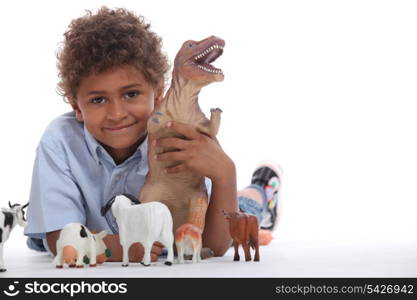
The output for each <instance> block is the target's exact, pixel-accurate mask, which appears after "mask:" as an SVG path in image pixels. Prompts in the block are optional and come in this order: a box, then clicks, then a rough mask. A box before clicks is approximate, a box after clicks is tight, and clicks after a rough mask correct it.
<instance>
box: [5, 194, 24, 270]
mask: <svg viewBox="0 0 417 300" xmlns="http://www.w3.org/2000/svg"><path fill="white" fill-rule="evenodd" d="M28 205H29V203H27V204H25V205H23V206H22V205H20V204H13V205H12V204H10V201H9V208H2V209H1V213H0V272H5V271H6V269H5V268H4V260H3V246H4V243H5V242H6V241H7V240H8V238H9V236H10V232H11V231H12V229H13V228H14V227H15V226H16V225H17V224H19V225H20V226H22V227H25V226H26V219H25V211H24V209H25V208H26V207H27V206H28Z"/></svg>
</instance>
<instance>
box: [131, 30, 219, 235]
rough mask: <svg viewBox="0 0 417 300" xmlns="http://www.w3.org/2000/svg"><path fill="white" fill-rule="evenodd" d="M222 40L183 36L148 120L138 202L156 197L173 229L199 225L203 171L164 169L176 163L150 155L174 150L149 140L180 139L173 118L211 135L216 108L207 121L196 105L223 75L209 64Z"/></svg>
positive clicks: (204, 192) (204, 202)
mask: <svg viewBox="0 0 417 300" xmlns="http://www.w3.org/2000/svg"><path fill="white" fill-rule="evenodd" d="M224 45H225V42H224V41H223V40H222V39H220V38H217V37H214V36H211V37H209V38H206V39H204V40H202V41H199V42H196V41H186V42H185V43H184V44H183V45H182V47H181V49H180V51H179V52H178V54H177V56H176V57H175V61H174V69H173V73H172V82H171V86H170V88H169V89H168V91H167V92H166V94H165V97H164V98H163V99H162V101H161V102H160V104H159V106H157V107H156V108H155V110H154V113H153V114H152V116H151V117H150V118H149V121H148V134H149V135H148V158H149V159H148V163H149V173H148V175H147V177H146V180H145V184H144V186H143V187H142V189H141V192H140V194H139V200H140V202H149V201H160V202H163V203H164V204H166V205H167V206H168V208H169V209H170V211H171V214H172V217H173V230H174V232H175V231H176V230H177V228H178V227H179V226H181V225H182V224H184V223H191V224H194V225H196V226H198V227H199V228H200V229H201V231H203V230H204V224H205V215H206V210H207V206H208V196H207V189H206V186H205V184H204V177H203V176H196V175H195V174H192V173H191V172H189V171H184V172H180V173H177V174H167V173H166V172H165V171H164V169H165V168H166V167H172V166H175V165H178V164H179V163H180V162H174V163H172V162H171V163H166V162H160V161H156V160H155V159H153V157H154V155H155V154H159V153H163V152H168V151H175V150H176V149H168V148H161V147H155V146H154V145H153V141H155V140H156V139H159V138H165V137H172V136H174V137H180V138H185V137H184V136H182V135H180V134H179V133H178V132H176V131H174V130H173V129H171V128H166V126H165V125H166V124H167V122H168V121H171V120H174V121H177V122H181V123H186V124H190V125H192V126H194V127H195V128H196V129H197V130H198V131H199V132H201V133H204V134H206V135H208V136H210V137H212V138H214V137H215V136H216V135H217V132H218V129H219V126H220V113H221V110H220V109H219V108H215V109H211V117H210V120H209V119H207V118H206V116H205V115H204V113H203V112H202V111H201V109H200V106H199V104H198V94H199V93H200V90H201V89H202V88H203V87H204V86H206V85H208V84H210V83H212V82H215V81H222V80H223V79H224V75H223V72H222V71H221V70H220V69H217V68H215V67H213V66H212V65H211V64H210V63H211V62H213V61H214V60H216V59H217V58H218V57H219V56H220V55H221V54H222V53H223V48H224Z"/></svg>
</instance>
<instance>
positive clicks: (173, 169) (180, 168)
mask: <svg viewBox="0 0 417 300" xmlns="http://www.w3.org/2000/svg"><path fill="white" fill-rule="evenodd" d="M186 169H187V167H186V166H185V165H184V164H180V165H177V166H175V167H171V168H166V169H165V170H166V172H167V173H168V174H175V173H179V172H183V171H185V170H186Z"/></svg>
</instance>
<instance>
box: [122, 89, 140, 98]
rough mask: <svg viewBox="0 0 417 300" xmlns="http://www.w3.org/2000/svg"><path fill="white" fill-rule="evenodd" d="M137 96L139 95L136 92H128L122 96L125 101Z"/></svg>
mask: <svg viewBox="0 0 417 300" xmlns="http://www.w3.org/2000/svg"><path fill="white" fill-rule="evenodd" d="M139 94H140V93H139V92H138V91H130V92H127V93H125V95H124V96H125V98H126V99H131V98H134V97H136V96H138V95H139Z"/></svg>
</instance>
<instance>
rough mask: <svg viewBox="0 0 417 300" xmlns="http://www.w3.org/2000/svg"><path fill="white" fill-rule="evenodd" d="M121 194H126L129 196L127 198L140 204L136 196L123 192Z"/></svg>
mask: <svg viewBox="0 0 417 300" xmlns="http://www.w3.org/2000/svg"><path fill="white" fill-rule="evenodd" d="M123 196H126V197H127V198H129V200H130V201H132V203H133V204H140V201H139V200H138V198H136V197H135V196H133V195H131V194H123Z"/></svg>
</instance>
